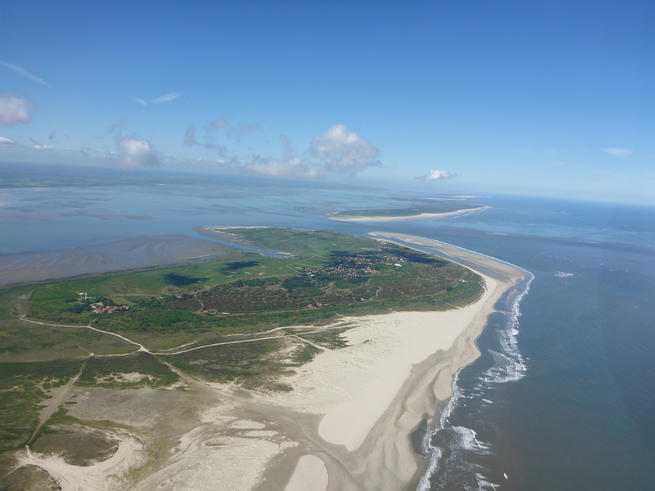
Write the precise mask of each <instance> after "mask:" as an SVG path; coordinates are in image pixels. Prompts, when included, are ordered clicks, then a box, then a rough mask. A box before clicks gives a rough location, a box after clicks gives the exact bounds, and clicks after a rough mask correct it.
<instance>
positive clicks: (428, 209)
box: [328, 198, 488, 222]
mask: <svg viewBox="0 0 655 491" xmlns="http://www.w3.org/2000/svg"><path fill="white" fill-rule="evenodd" d="M460 199H463V198H453V201H448V200H446V199H445V198H434V200H429V199H424V200H421V202H418V203H416V204H414V205H412V206H407V207H402V208H370V209H353V210H343V211H337V212H331V213H328V218H330V220H338V221H342V222H383V221H391V220H411V219H419V218H438V217H447V216H455V215H464V214H467V213H473V212H476V211H481V210H484V209H486V208H488V206H482V205H476V204H467V203H462V202H461V201H460Z"/></svg>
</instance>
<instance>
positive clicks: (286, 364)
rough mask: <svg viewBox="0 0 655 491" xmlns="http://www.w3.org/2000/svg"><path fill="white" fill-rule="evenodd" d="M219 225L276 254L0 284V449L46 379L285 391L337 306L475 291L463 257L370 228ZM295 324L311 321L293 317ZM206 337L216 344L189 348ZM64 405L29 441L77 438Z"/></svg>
mask: <svg viewBox="0 0 655 491" xmlns="http://www.w3.org/2000/svg"><path fill="white" fill-rule="evenodd" d="M222 233H223V234H227V235H229V236H230V237H232V238H233V239H234V240H237V241H239V242H241V243H243V244H248V245H250V246H253V247H256V248H259V249H266V250H271V251H280V252H284V253H286V255H285V256H278V257H275V256H273V255H271V256H268V255H261V254H255V253H252V252H241V251H236V250H235V251H234V252H232V253H231V254H230V255H229V256H224V257H222V258H220V259H214V260H211V261H207V262H202V263H195V264H188V265H184V266H170V267H161V268H153V269H147V270H139V271H131V272H124V273H117V274H104V275H96V276H89V277H82V278H71V279H66V280H58V281H50V282H44V283H38V284H33V285H23V286H19V287H14V288H7V289H4V290H0V340H1V341H2V343H0V451H3V450H9V449H16V448H20V447H21V446H23V445H25V444H26V442H28V441H29V439H30V436H31V434H32V432H34V430H35V428H36V427H37V424H38V422H39V410H40V407H41V405H42V404H43V403H44V402H45V401H46V400H47V399H48V397H50V396H52V393H51V389H52V388H54V387H57V386H61V385H63V384H67V383H69V382H71V381H72V377H75V376H76V375H78V372H79V378H78V379H77V380H76V381H75V384H74V385H73V386H70V387H67V388H66V389H67V390H68V388H73V387H85V388H87V387H97V388H104V389H121V390H131V389H135V388H138V387H146V386H148V387H152V388H160V387H168V386H170V385H171V384H173V383H175V382H176V381H178V380H179V376H178V374H177V372H178V371H179V370H181V371H183V372H184V373H186V374H188V375H190V376H192V377H198V378H202V379H206V380H211V381H216V382H234V381H236V382H237V383H238V384H240V385H241V386H244V387H249V388H266V389H267V390H288V387H287V386H286V385H285V384H284V379H283V376H284V375H285V374H289V373H291V372H292V370H293V369H294V368H295V367H298V366H300V365H302V364H303V363H306V362H307V361H309V360H311V359H312V357H314V356H315V355H316V354H317V353H319V352H320V348H327V349H338V348H340V347H343V346H344V345H345V341H344V338H343V337H342V336H341V334H342V333H343V332H344V331H345V330H346V329H347V326H344V327H342V328H339V329H332V328H331V329H321V328H320V326H321V325H323V324H326V323H328V322H330V321H333V320H335V319H336V318H337V315H338V314H351V315H357V314H372V313H380V312H388V311H389V309H394V310H435V309H448V308H451V307H452V306H453V305H463V304H466V303H469V302H470V301H472V300H473V299H475V298H476V297H477V296H478V295H480V294H481V292H482V287H481V283H480V282H481V279H480V278H479V277H478V276H477V275H475V274H474V273H472V272H471V271H469V270H467V269H465V268H463V267H461V266H458V265H456V264H454V263H451V262H448V261H445V260H442V259H439V258H437V257H434V256H430V255H427V254H423V253H421V252H417V251H414V250H412V249H408V248H405V247H399V246H395V245H392V244H388V243H383V242H378V241H375V240H371V239H367V238H362V237H353V236H346V235H342V234H338V233H334V232H311V231H300V230H292V229H264V228H254V229H248V228H238V229H229V231H223V232H222ZM97 302H103V303H104V305H108V306H115V305H127V306H129V309H127V310H121V311H117V312H115V313H111V314H109V313H103V314H98V313H94V312H93V311H92V310H91V304H93V303H97ZM299 325H305V326H307V325H315V326H317V327H316V328H315V329H314V328H311V329H307V328H297V327H295V328H294V327H291V326H299ZM87 326H90V327H92V328H94V329H98V330H101V331H106V332H99V331H94V330H92V329H89V328H87ZM285 326H286V327H285ZM274 327H285V328H284V329H279V330H276V331H271V329H272V328H274ZM264 331H267V334H263V332H264ZM108 333H115V334H118V335H120V336H123V337H125V338H128V339H129V340H131V341H132V343H130V342H128V341H126V339H123V338H121V337H118V336H113V335H110V334H108ZM260 338H261V339H260ZM244 341H245V342H244ZM134 343H141V344H143V345H144V346H145V347H147V350H149V351H150V352H145V351H144V350H141V351H139V350H138V345H135V344H134ZM207 344H216V345H215V346H212V347H209V348H206V347H205V348H203V349H196V350H193V348H195V347H200V346H206V345H207ZM317 346H318V347H317ZM101 355H112V356H101ZM87 390H88V389H87ZM68 402H70V401H68ZM62 404H65V403H62ZM63 407H64V406H60V411H59V412H56V413H55V414H54V415H53V416H52V417H50V419H49V420H48V421H46V422H45V424H44V426H43V427H42V428H41V430H40V431H39V432H38V433H37V434H36V438H35V439H34V441H33V442H32V444H33V445H35V446H39V448H44V449H47V448H55V447H57V446H60V444H61V442H69V443H70V442H73V440H74V438H77V437H72V436H71V431H70V425H79V424H83V423H82V422H79V421H77V420H75V419H74V418H71V417H69V416H67V415H66V411H65V410H63V409H61V408H63ZM84 424H85V425H86V424H87V423H84ZM74 433H77V431H76V432H74ZM80 438H82V437H80ZM84 439H85V440H84V442H82V441H81V440H80V442H77V443H79V445H80V446H81V447H84V448H86V449H87V450H88V452H87V451H86V450H85V451H84V452H82V453H80V454H79V455H78V454H70V455H68V457H69V458H70V459H73V460H75V461H84V459H86V458H87V456H88V455H96V454H98V455H99V454H103V455H104V454H105V453H107V452H110V451H111V449H112V448H113V443H112V442H111V441H109V440H106V439H103V437H101V435H100V434H95V433H88V434H87V435H86V436H84ZM73 443H75V442H73ZM77 443H75V445H77ZM67 445H68V444H67ZM71 445H72V443H71ZM68 446H70V445H68ZM35 448H36V447H35Z"/></svg>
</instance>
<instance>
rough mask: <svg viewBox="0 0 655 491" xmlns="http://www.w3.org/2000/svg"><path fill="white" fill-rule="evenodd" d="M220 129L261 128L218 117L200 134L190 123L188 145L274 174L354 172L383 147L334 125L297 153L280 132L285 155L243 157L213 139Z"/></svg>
mask: <svg viewBox="0 0 655 491" xmlns="http://www.w3.org/2000/svg"><path fill="white" fill-rule="evenodd" d="M216 129H221V130H223V131H225V133H226V135H227V136H228V137H232V138H236V139H238V138H239V137H240V136H242V135H244V134H248V133H252V132H254V131H257V130H259V125H257V124H250V123H245V124H240V125H232V124H230V123H229V122H227V121H226V120H224V119H218V120H216V121H214V122H213V123H211V124H210V125H209V126H207V127H205V128H204V130H205V135H204V137H203V138H202V139H200V138H198V136H197V130H196V126H195V125H193V124H191V125H189V126H188V127H187V130H186V133H185V135H184V144H185V145H186V146H197V147H202V148H206V149H211V150H214V151H216V153H217V156H218V157H219V160H218V161H219V162H220V163H221V164H223V165H225V166H226V167H230V168H232V169H234V170H241V171H246V172H249V173H252V174H260V175H264V176H274V177H304V178H316V177H320V176H323V175H326V174H330V173H332V174H340V175H355V174H357V173H359V172H361V171H362V170H364V169H365V168H367V167H370V166H376V165H380V164H381V163H380V161H379V160H378V157H379V155H380V151H379V150H378V149H377V148H376V147H375V146H374V145H372V144H371V143H369V142H367V141H365V140H364V139H362V138H361V137H359V136H358V135H357V133H355V132H353V131H349V130H348V128H347V127H346V126H345V125H342V124H338V125H335V126H332V127H331V128H329V129H328V130H327V131H325V132H324V133H321V134H319V135H317V136H316V137H314V138H313V139H312V141H311V142H310V145H309V147H308V148H307V150H306V151H304V152H302V153H300V154H298V153H297V152H296V151H295V149H294V148H293V145H292V143H291V140H290V139H289V138H287V137H286V136H281V137H280V140H281V142H282V148H283V151H282V156H281V157H279V158H278V157H270V156H261V155H254V156H252V157H248V158H243V157H241V156H238V155H234V154H230V152H229V151H228V149H227V148H226V147H225V146H223V145H220V144H216V143H214V142H213V140H212V138H213V134H212V130H216Z"/></svg>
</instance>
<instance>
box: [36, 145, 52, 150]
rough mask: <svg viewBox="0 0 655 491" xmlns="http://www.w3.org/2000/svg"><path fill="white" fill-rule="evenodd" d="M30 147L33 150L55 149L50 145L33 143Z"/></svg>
mask: <svg viewBox="0 0 655 491" xmlns="http://www.w3.org/2000/svg"><path fill="white" fill-rule="evenodd" d="M32 148H34V150H54V149H55V147H53V146H52V145H39V144H35V145H33V147H32Z"/></svg>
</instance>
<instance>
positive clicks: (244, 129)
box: [210, 118, 259, 140]
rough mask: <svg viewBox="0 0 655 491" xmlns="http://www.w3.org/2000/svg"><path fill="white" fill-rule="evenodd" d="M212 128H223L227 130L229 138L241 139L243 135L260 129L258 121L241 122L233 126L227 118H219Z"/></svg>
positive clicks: (226, 133)
mask: <svg viewBox="0 0 655 491" xmlns="http://www.w3.org/2000/svg"><path fill="white" fill-rule="evenodd" d="M210 127H211V128H221V129H222V130H224V131H225V135H226V136H227V137H228V138H235V139H237V140H238V139H240V138H241V137H242V136H245V135H248V134H250V133H253V132H255V131H257V130H258V129H259V125H258V124H257V123H241V124H240V125H238V126H233V125H231V124H230V123H229V122H227V121H226V120H225V119H223V118H221V119H217V120H216V121H214V122H213V123H212V124H211V125H210Z"/></svg>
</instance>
